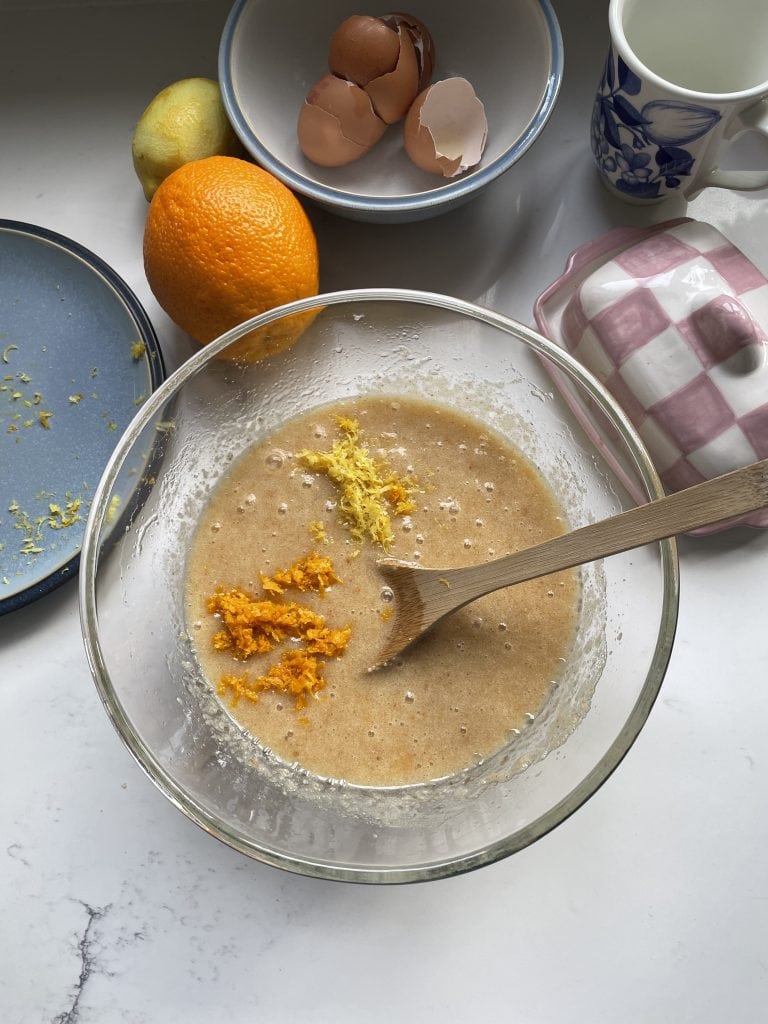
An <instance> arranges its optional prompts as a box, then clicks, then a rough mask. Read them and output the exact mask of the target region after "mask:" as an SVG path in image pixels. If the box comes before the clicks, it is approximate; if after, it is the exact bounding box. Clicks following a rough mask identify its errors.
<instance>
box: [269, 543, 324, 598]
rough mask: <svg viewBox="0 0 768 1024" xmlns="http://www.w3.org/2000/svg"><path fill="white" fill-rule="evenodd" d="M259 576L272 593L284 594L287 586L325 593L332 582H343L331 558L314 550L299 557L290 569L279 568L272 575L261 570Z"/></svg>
mask: <svg viewBox="0 0 768 1024" xmlns="http://www.w3.org/2000/svg"><path fill="white" fill-rule="evenodd" d="M259 576H260V577H261V585H262V587H263V588H264V589H265V590H266V591H267V592H268V593H271V594H282V593H284V592H285V589H286V587H295V588H296V590H301V591H303V592H306V591H308V590H311V591H315V592H316V593H319V594H324V593H325V591H326V590H327V589H328V587H330V586H332V584H334V583H341V580H340V579H339V577H338V576H337V575H336V573H335V572H334V571H333V566H332V565H331V560H330V558H326V557H324V556H323V555H318V554H316V553H315V552H314V551H313V552H311V553H310V554H308V555H306V556H305V557H304V558H300V559H298V561H296V562H294V563H293V565H292V566H290V568H288V569H279V570H278V571H277V572H276V573H273V574H272V575H271V576H265V575H264V573H263V572H261V573H259Z"/></svg>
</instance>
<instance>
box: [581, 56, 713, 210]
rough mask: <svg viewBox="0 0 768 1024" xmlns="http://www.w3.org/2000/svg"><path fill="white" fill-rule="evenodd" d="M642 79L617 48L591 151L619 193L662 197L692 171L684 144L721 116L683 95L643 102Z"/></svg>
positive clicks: (599, 100)
mask: <svg viewBox="0 0 768 1024" xmlns="http://www.w3.org/2000/svg"><path fill="white" fill-rule="evenodd" d="M641 89H642V82H641V80H640V78H639V77H638V76H637V75H636V74H635V73H634V72H633V71H632V70H631V69H630V68H628V67H627V65H626V63H625V62H624V61H623V60H622V58H621V57H617V58H614V53H613V47H610V48H609V50H608V57H607V60H606V62H605V69H604V70H603V77H602V78H601V80H600V85H599V87H598V90H597V95H596V97H595V105H594V107H593V109H592V125H591V134H592V153H593V155H594V158H595V162H596V163H597V166H598V169H599V170H600V171H602V173H603V174H604V175H605V176H606V178H607V179H608V181H609V182H610V184H611V185H613V187H614V188H616V189H618V191H619V192H623V193H624V194H625V195H627V196H632V197H633V198H635V199H659V198H662V197H663V195H664V194H665V192H666V191H670V190H671V191H674V190H676V189H679V188H680V186H681V184H682V183H683V179H684V178H687V177H689V176H690V175H691V171H692V168H693V163H694V159H695V156H694V154H693V153H692V152H691V151H690V150H689V149H686V148H685V147H686V146H690V144H691V143H692V142H696V141H697V140H698V139H701V138H703V136H705V135H706V134H707V132H709V131H711V130H712V129H713V128H714V126H715V125H716V124H717V123H718V121H719V120H720V117H721V115H720V112H719V111H718V110H715V109H713V108H712V107H703V106H700V105H698V104H696V103H683V102H681V101H679V100H672V99H668V100H666V99H657V100H651V101H649V102H648V103H645V104H644V105H643V106H641V107H639V106H638V105H637V102H633V101H632V99H631V98H630V97H636V96H638V95H639V93H640V91H641Z"/></svg>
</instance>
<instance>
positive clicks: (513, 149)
mask: <svg viewBox="0 0 768 1024" xmlns="http://www.w3.org/2000/svg"><path fill="white" fill-rule="evenodd" d="M248 2H249V0H236V2H235V4H234V5H233V7H232V9H231V11H230V12H229V16H228V17H227V20H226V23H225V25H224V30H223V32H222V35H221V41H220V44H219V55H218V73H219V83H220V85H221V94H222V98H223V101H224V106H225V108H226V111H227V116H228V117H229V119H230V121H231V122H232V125H233V127H234V129H235V132H236V133H237V135H238V137H239V138H240V141H241V142H242V143H243V145H244V146H245V148H246V149H247V150H248V151H249V152H250V154H251V156H253V157H254V159H255V160H257V161H258V163H259V164H261V166H262V167H264V168H266V170H268V171H270V172H271V173H272V174H274V175H275V177H277V178H279V179H280V180H281V181H282V182H283V183H284V184H286V185H287V186H288V187H289V188H291V189H293V190H294V191H295V192H299V193H301V195H304V196H306V197H307V198H309V199H313V200H315V202H318V203H322V204H324V205H326V206H330V207H336V208H337V209H343V210H350V211H357V212H360V213H364V212H368V213H371V212H376V213H408V212H416V211H418V210H435V211H436V209H437V208H439V207H441V206H443V204H445V203H451V204H453V203H454V202H458V201H460V200H461V199H464V198H469V196H470V195H472V194H473V193H475V192H477V191H480V190H481V189H483V188H484V187H485V186H486V185H488V184H489V183H490V182H491V181H493V180H494V179H496V178H498V176H499V175H500V174H503V173H504V171H506V170H508V168H510V167H511V166H512V165H513V164H515V163H516V162H517V161H518V160H519V159H520V157H522V155H523V154H524V153H525V152H526V151H527V150H528V149H530V147H531V146H532V145H533V143H534V142H535V141H536V139H537V138H538V137H539V135H540V134H541V132H542V130H543V128H544V126H545V125H546V123H547V121H548V120H549V118H550V116H551V114H552V111H553V110H554V107H555V102H556V100H557V97H558V94H559V92H560V86H561V84H562V80H563V66H564V50H563V37H562V33H561V31H560V23H559V22H558V20H557V16H556V14H555V12H554V10H553V8H552V5H551V4H550V2H549V0H537V2H538V4H539V7H540V8H541V13H542V14H543V16H544V21H545V24H546V29H547V33H548V36H549V44H550V52H551V60H550V67H549V74H548V75H547V85H546V88H545V89H544V92H543V93H542V96H541V101H540V103H539V106H538V108H537V109H536V112H535V114H534V115H533V117H532V118H531V120H530V121H529V123H528V125H527V126H526V128H525V130H524V131H523V132H522V134H521V135H520V137H519V138H518V139H516V141H515V142H514V143H513V144H512V145H511V146H510V147H509V149H507V150H505V151H504V152H503V153H502V154H500V156H498V157H497V158H496V159H495V160H493V161H492V162H491V163H489V164H488V165H487V166H485V167H480V168H479V169H478V170H476V171H472V172H471V173H470V174H466V175H464V176H463V177H462V178H461V179H460V180H458V181H455V182H451V183H450V184H446V185H443V186H441V187H440V188H435V189H431V190H430V191H428V192H417V193H410V194H406V195H401V196H365V195H357V194H355V193H354V192H347V191H346V190H345V189H340V188H332V187H331V186H329V185H323V184H321V183H320V182H318V181H315V180H314V179H313V178H310V177H308V176H307V175H305V174H301V173H300V172H298V171H296V170H294V169H293V168H292V167H290V166H289V165H288V164H286V163H284V162H283V161H282V160H279V159H278V158H277V157H276V156H274V154H273V153H271V152H270V150H268V149H267V148H266V147H265V146H264V144H263V143H262V142H261V140H260V139H259V137H258V135H256V134H255V133H254V131H253V129H252V128H251V126H250V124H249V123H248V121H247V120H246V118H245V117H244V116H243V113H242V111H241V109H240V104H239V103H238V100H237V95H236V90H235V85H234V81H233V76H232V44H233V42H234V37H235V32H236V31H237V26H238V23H239V20H240V16H241V14H242V11H243V8H244V7H245V5H246V4H247V3H248Z"/></svg>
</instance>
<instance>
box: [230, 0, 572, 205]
mask: <svg viewBox="0 0 768 1024" xmlns="http://www.w3.org/2000/svg"><path fill="white" fill-rule="evenodd" d="M562 72H563V46H562V38H561V35H560V29H559V26H558V23H557V18H556V16H555V14H554V12H553V10H552V8H551V6H550V4H549V0H503V2H491V0H479V2H478V3H475V4H474V5H473V6H472V9H471V11H469V10H468V9H467V7H466V5H465V4H460V3H452V2H440V0H420V2H419V4H418V9H416V8H414V9H413V11H412V12H407V13H406V12H395V13H387V14H380V13H377V12H369V11H366V10H363V9H361V10H360V12H359V13H356V14H351V15H350V13H349V7H348V5H346V4H343V3H339V2H337V0H333V2H327V3H323V4H314V5H311V6H309V7H307V5H306V4H304V3H302V2H301V0H284V2H283V3H281V4H279V5H276V4H272V3H269V2H267V0H237V2H236V3H235V4H234V6H233V8H232V10H231V12H230V15H229V17H228V19H227V22H226V25H225V27H224V31H223V33H222V38H221V43H220V48H219V81H220V83H221V88H222V93H223V97H224V103H225V107H226V110H227V114H228V116H229V118H230V121H231V122H232V125H233V127H234V129H235V131H236V132H237V134H238V136H239V137H240V139H241V141H242V143H243V145H244V146H245V148H246V149H247V151H248V152H249V153H250V154H251V156H252V157H253V158H254V159H255V160H256V161H257V162H258V163H259V164H261V166H263V167H264V168H265V169H266V170H268V171H270V172H271V173H272V174H274V175H275V176H276V177H278V178H279V179H280V180H281V181H283V182H284V184H286V185H287V186H288V187H289V188H291V189H292V190H293V191H295V192H297V193H298V194H299V195H301V196H303V197H305V198H307V199H310V200H312V201H314V202H316V203H318V204H320V205H321V206H323V207H325V208H326V209H329V210H331V211H333V212H335V213H338V214H341V215H342V216H346V217H349V218H352V219H355V220H364V221H378V222H389V223H395V222H403V221H412V220H422V219H425V218H428V217H433V216H436V215H437V214H440V213H444V212H446V211H448V210H451V209H453V208H455V207H457V206H460V205H461V204H463V203H465V202H467V201H468V200H469V199H471V198H473V197H474V196H476V195H477V194H478V193H479V192H481V191H482V190H483V189H484V188H486V187H487V186H488V185H489V184H490V183H491V182H492V181H494V180H495V179H496V178H498V177H499V175H501V174H503V173H504V172H505V171H506V170H508V169H509V168H510V167H512V166H513V164H515V163H516V162H517V161H518V160H520V159H521V157H522V156H523V155H524V154H525V153H526V152H527V151H528V149H529V148H530V147H531V145H532V144H533V143H534V141H535V140H536V139H537V138H538V136H539V134H540V133H541V131H542V129H543V128H544V126H545V125H546V123H547V121H548V119H549V117H550V115H551V113H552V110H553V109H554V105H555V102H556V100H557V95H558V91H559V88H560V83H561V79H562Z"/></svg>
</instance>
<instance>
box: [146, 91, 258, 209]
mask: <svg viewBox="0 0 768 1024" xmlns="http://www.w3.org/2000/svg"><path fill="white" fill-rule="evenodd" d="M132 148H133V166H134V167H135V169H136V174H137V175H138V178H139V181H140V182H141V185H142V188H143V189H144V195H145V196H146V198H147V201H149V200H150V199H151V198H152V196H153V195H154V194H155V190H156V189H157V186H158V185H159V184H160V182H161V181H163V180H164V179H165V178H167V177H168V175H169V174H170V173H171V172H172V171H175V170H176V169H177V168H179V167H181V166H182V164H186V163H189V162H190V161H192V160H202V159H203V158H205V157H209V156H238V155H241V154H242V147H241V145H240V142H239V141H238V139H237V136H236V135H235V133H234V131H233V130H232V126H231V125H230V123H229V120H228V119H227V114H226V111H225V109H224V103H223V102H222V98H221V90H220V88H219V83H218V82H215V81H213V79H211V78H183V79H182V80H181V81H179V82H174V83H173V84H172V85H169V86H166V88H165V89H163V90H162V91H161V92H159V93H158V94H157V96H155V98H154V99H153V100H152V102H151V103H150V104H149V106H148V107H147V109H146V110H145V111H144V113H143V114H142V115H141V117H140V118H139V123H138V124H137V125H136V130H135V132H134V134H133V146H132Z"/></svg>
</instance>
